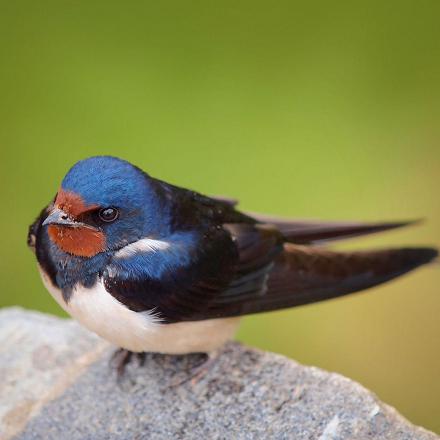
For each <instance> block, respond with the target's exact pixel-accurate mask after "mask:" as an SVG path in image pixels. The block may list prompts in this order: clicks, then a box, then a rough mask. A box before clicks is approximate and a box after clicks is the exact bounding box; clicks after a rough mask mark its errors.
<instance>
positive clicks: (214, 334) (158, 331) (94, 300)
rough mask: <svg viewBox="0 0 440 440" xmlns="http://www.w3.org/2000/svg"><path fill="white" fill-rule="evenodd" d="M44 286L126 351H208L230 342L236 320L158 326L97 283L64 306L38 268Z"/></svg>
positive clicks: (149, 314) (76, 292)
mask: <svg viewBox="0 0 440 440" xmlns="http://www.w3.org/2000/svg"><path fill="white" fill-rule="evenodd" d="M40 273H41V277H42V279H43V282H44V285H45V286H46V288H47V290H48V291H49V292H50V293H51V295H52V296H53V297H54V298H55V300H56V301H57V302H58V304H59V305H60V306H61V307H62V308H63V309H64V310H65V311H66V312H67V313H69V314H70V315H71V316H72V317H73V318H75V319H76V320H77V321H79V322H80V323H81V324H82V325H84V327H86V328H88V329H89V330H91V331H92V332H94V333H96V334H98V335H99V336H101V337H102V338H104V339H106V340H107V341H109V342H111V343H112V344H115V345H117V346H118V347H122V348H125V349H127V350H130V351H136V352H144V351H148V352H158V353H169V354H186V353H196V352H210V351H213V350H215V349H216V348H218V347H220V346H221V345H223V344H224V343H225V342H226V341H228V340H230V339H232V338H233V337H234V334H235V332H236V330H237V327H238V324H239V318H221V319H209V320H206V321H190V322H180V323H177V324H161V323H160V320H159V319H158V318H157V317H155V316H154V313H152V312H134V311H132V310H130V309H128V308H127V307H125V306H124V305H123V304H121V303H120V302H119V301H118V300H117V299H115V298H114V297H113V296H112V295H110V294H109V293H108V292H107V291H106V290H105V288H104V285H103V284H102V282H101V280H98V282H97V283H96V284H95V285H94V286H93V287H92V288H85V287H83V286H80V285H78V286H76V287H75V288H74V290H73V294H72V296H71V298H70V300H69V302H68V303H67V304H66V302H65V301H64V299H63V297H62V295H61V291H60V290H59V289H58V288H56V287H55V286H54V285H53V284H52V283H51V281H50V279H49V278H48V277H47V276H46V275H45V274H44V272H43V271H42V270H41V268H40Z"/></svg>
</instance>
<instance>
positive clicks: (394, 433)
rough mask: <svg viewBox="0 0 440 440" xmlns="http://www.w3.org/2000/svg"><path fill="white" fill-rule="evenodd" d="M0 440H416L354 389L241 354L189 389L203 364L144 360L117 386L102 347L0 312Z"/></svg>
mask: <svg viewBox="0 0 440 440" xmlns="http://www.w3.org/2000/svg"><path fill="white" fill-rule="evenodd" d="M0 347H1V349H0V369H1V373H2V378H3V380H2V382H1V384H0V396H1V400H0V438H2V439H8V438H12V437H14V438H17V439H26V440H31V439H45V440H50V439H56V440H59V439H69V440H74V439H81V440H84V439H94V440H99V439H124V440H128V439H265V438H270V439H298V440H301V439H319V440H342V439H350V440H353V439H381V440H385V439H393V440H395V439H400V440H403V439H408V440H409V439H419V440H425V439H426V440H428V439H436V438H439V437H437V436H436V435H435V434H433V433H431V432H428V431H426V430H424V429H423V428H419V427H416V426H414V425H412V424H410V423H409V422H408V421H407V420H405V419H404V418H403V417H402V416H401V415H399V414H398V413H397V412H396V411H395V410H394V409H393V408H391V407H389V406H388V405H386V404H384V403H382V402H380V401H379V400H378V399H377V398H376V397H375V396H374V394H372V393H371V392H369V391H368V390H366V389H365V388H363V387H362V386H361V385H359V384H357V383H356V382H353V381H351V380H350V379H347V378H345V377H342V376H340V375H338V374H334V373H328V372H325V371H323V370H320V369H318V368H315V367H305V366H302V365H299V364H298V363H296V362H294V361H292V360H289V359H287V358H284V357H282V356H278V355H275V354H272V353H264V352H260V351H257V350H255V349H251V348H247V347H244V346H243V345H241V344H238V343H230V344H227V345H226V346H225V347H224V349H223V350H222V351H221V353H220V354H219V356H218V358H217V359H216V361H215V362H214V363H213V364H212V365H211V366H210V368H209V370H208V371H207V372H206V373H205V374H204V375H203V376H201V378H200V379H199V380H198V381H197V382H195V383H194V382H193V381H191V380H187V381H185V379H188V378H189V377H190V376H189V374H188V373H189V371H191V369H192V368H194V367H195V365H197V364H199V363H200V362H201V361H202V360H203V357H202V356H201V355H191V356H164V355H158V354H149V355H147V356H146V358H145V362H144V364H143V365H140V364H139V363H138V362H137V361H133V362H131V363H130V364H129V365H128V367H127V369H126V372H125V374H124V376H123V377H122V378H121V379H120V380H118V379H117V377H116V374H115V372H114V370H113V369H112V368H111V367H110V366H109V360H110V357H111V355H112V353H113V351H114V349H113V348H111V347H110V346H109V345H108V344H107V343H105V342H104V341H102V340H100V339H99V338H98V337H96V336H94V335H92V334H90V333H89V332H87V331H86V330H84V329H82V328H81V327H80V326H79V325H78V324H76V323H75V322H73V321H71V320H64V319H60V318H55V317H52V316H48V315H43V314H40V313H36V312H29V311H24V310H20V309H15V308H14V309H3V310H1V311H0Z"/></svg>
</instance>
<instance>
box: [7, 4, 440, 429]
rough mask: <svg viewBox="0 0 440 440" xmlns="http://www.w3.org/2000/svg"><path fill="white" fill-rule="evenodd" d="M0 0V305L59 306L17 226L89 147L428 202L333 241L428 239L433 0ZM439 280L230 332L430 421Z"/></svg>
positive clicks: (346, 208)
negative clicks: (366, 232)
mask: <svg viewBox="0 0 440 440" xmlns="http://www.w3.org/2000/svg"><path fill="white" fill-rule="evenodd" d="M0 4H1V13H0V29H1V39H0V53H1V69H0V148H1V163H0V167H1V169H0V171H1V175H0V179H1V181H0V191H1V194H0V195H1V200H2V212H3V215H2V216H1V217H0V222H1V224H0V226H1V230H2V231H3V234H2V236H3V238H2V243H3V244H2V246H1V247H0V253H1V254H0V255H1V257H0V258H1V265H0V280H1V281H0V282H1V290H0V292H1V301H0V305H1V306H8V305H13V304H19V305H22V306H25V307H31V308H35V309H39V310H43V311H47V312H52V313H56V314H60V315H61V314H62V313H61V310H60V309H59V308H58V307H57V306H56V304H55V303H54V301H53V300H52V299H51V297H50V296H49V295H48V294H47V293H46V291H45V290H44V288H43V286H42V284H41V282H40V280H39V277H38V274H37V270H36V267H35V261H34V258H33V255H32V254H31V252H29V251H28V249H27V248H26V245H25V241H26V232H27V226H28V224H29V223H30V222H31V221H32V220H33V219H34V217H35V216H36V215H37V213H38V211H39V210H40V208H41V207H42V206H43V205H44V204H46V203H47V202H48V201H49V200H50V199H51V197H52V196H53V195H54V194H55V192H56V190H57V187H58V185H59V182H60V180H61V178H62V177H63V175H64V174H65V172H66V171H67V169H68V168H69V167H70V166H71V165H72V164H73V163H74V162H75V161H77V160H78V159H81V158H84V157H87V156H90V155H94V154H112V155H117V156H121V157H123V158H125V159H128V160H130V161H132V162H134V163H136V164H137V165H139V166H140V167H142V168H144V169H145V170H146V171H148V172H149V173H151V174H152V175H154V176H157V177H160V178H162V179H165V180H168V181H170V182H172V183H175V184H178V185H182V186H186V187H190V188H193V189H196V190H198V191H201V192H204V193H208V194H222V195H228V196H231V197H236V198H239V199H240V200H241V207H242V208H244V209H248V210H253V211H261V212H267V213H271V214H280V215H286V216H297V217H317V218H326V219H360V220H378V219H388V220H393V219H412V218H419V217H426V218H428V219H429V221H428V222H427V223H426V224H424V225H423V226H419V227H414V228H410V229H408V230H405V231H403V230H402V231H398V232H397V231H396V232H392V233H389V234H386V235H381V236H377V237H374V238H372V239H368V240H362V241H358V242H356V243H351V242H350V243H349V244H346V245H344V246H350V247H352V246H360V247H366V246H385V245H397V244H436V245H440V233H439V226H440V206H439V196H438V188H439V184H440V146H439V139H440V118H439V117H440V26H439V19H440V2H439V1H437V0H432V1H423V0H422V1H404V0H399V1H397V0H392V1H386V2H383V1H368V2H351V1H339V2H326V1H324V0H320V1H312V2H301V3H299V2H294V1H288V2H283V1H278V2H262V1H255V0H254V1H249V2H244V1H222V2H206V1H193V2H180V1H164V2H152V1H145V2H137V1H125V2H117V1H105V2H104V1H100V2H97V1H93V0H88V1H59V0H57V1H39V2H34V1H16V2H10V1H8V2H6V1H2V2H1V3H0ZM439 280H440V270H439V267H438V265H437V268H436V267H432V268H425V269H422V270H419V271H417V272H416V273H414V274H411V275H409V276H406V277H404V278H402V279H399V280H398V281H396V282H393V283H391V284H389V285H386V286H383V287H380V288H376V289H374V290H372V291H370V292H368V293H366V294H361V295H355V296H351V297H347V298H343V299H339V300H334V301H330V302H326V303H323V304H319V305H313V306H308V307H302V308H298V309H295V310H288V311H282V312H275V313H271V314H266V315H260V316H255V317H249V318H247V319H245V320H244V322H243V325H242V327H241V330H240V334H239V338H240V339H241V340H243V341H245V342H247V343H249V344H253V345H256V346H258V347H262V348H264V349H268V350H273V351H276V352H279V353H283V354H286V355H288V356H290V357H292V358H295V359H297V360H298V361H300V362H303V363H306V364H313V365H318V366H320V367H322V368H326V369H328V370H333V371H337V372H340V373H342V374H345V375H347V376H349V377H352V378H354V379H356V380H358V381H360V382H361V383H362V384H364V385H365V386H367V387H368V388H370V389H372V390H373V391H375V392H376V393H377V394H378V395H379V396H380V398H382V399H383V400H385V401H386V402H388V403H389V404H391V405H393V406H396V407H397V408H398V410H399V411H401V412H402V413H403V414H404V415H405V416H407V417H408V418H409V419H410V420H411V421H413V422H414V423H417V424H422V425H424V426H425V427H427V428H430V429H432V430H435V431H437V432H440V353H439V349H440V296H439V293H440V292H439Z"/></svg>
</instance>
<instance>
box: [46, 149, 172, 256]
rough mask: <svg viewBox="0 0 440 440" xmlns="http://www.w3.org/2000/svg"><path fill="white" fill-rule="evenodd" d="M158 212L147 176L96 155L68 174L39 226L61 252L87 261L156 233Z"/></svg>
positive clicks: (160, 211)
mask: <svg viewBox="0 0 440 440" xmlns="http://www.w3.org/2000/svg"><path fill="white" fill-rule="evenodd" d="M163 210H164V206H163V200H162V199H161V197H159V195H158V193H157V191H156V189H155V187H154V182H153V179H151V178H150V177H149V176H148V175H147V174H145V173H144V172H143V171H141V170H140V169H139V168H137V167H135V166H133V165H131V164H130V163H128V162H126V161H124V160H121V159H117V158H115V157H109V156H97V157H91V158H89V159H85V160H82V161H80V162H77V163H76V164H75V165H74V166H73V167H72V168H71V169H70V170H69V172H68V173H67V175H66V176H65V177H64V179H63V181H62V183H61V187H60V189H59V191H58V193H57V195H56V197H55V200H54V202H53V207H52V210H51V211H50V213H49V215H48V217H47V218H46V219H45V220H44V222H43V226H47V228H48V234H49V237H50V239H51V240H52V241H53V242H54V243H55V244H56V245H57V246H58V247H59V248H60V249H62V250H63V251H65V252H68V253H70V254H73V255H76V256H81V257H93V256H94V255H96V254H98V253H100V252H105V251H111V250H117V249H120V248H121V247H123V246H125V245H127V244H128V243H131V242H134V241H136V240H139V239H140V238H142V237H145V236H149V235H156V236H158V235H160V233H161V228H163V227H164V225H165V224H166V222H164V221H160V220H161V214H163Z"/></svg>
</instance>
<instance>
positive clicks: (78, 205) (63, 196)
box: [55, 188, 99, 217]
mask: <svg viewBox="0 0 440 440" xmlns="http://www.w3.org/2000/svg"><path fill="white" fill-rule="evenodd" d="M55 206H56V207H57V208H59V209H62V210H63V211H64V212H65V213H66V214H69V215H71V216H73V217H76V216H78V215H80V214H82V213H84V212H87V211H90V210H91V209H96V208H99V206H98V205H87V204H86V203H85V202H84V200H83V198H82V197H81V196H80V195H79V194H76V193H74V192H73V191H65V190H63V189H62V188H60V190H59V191H58V194H57V198H56V199H55Z"/></svg>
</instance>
